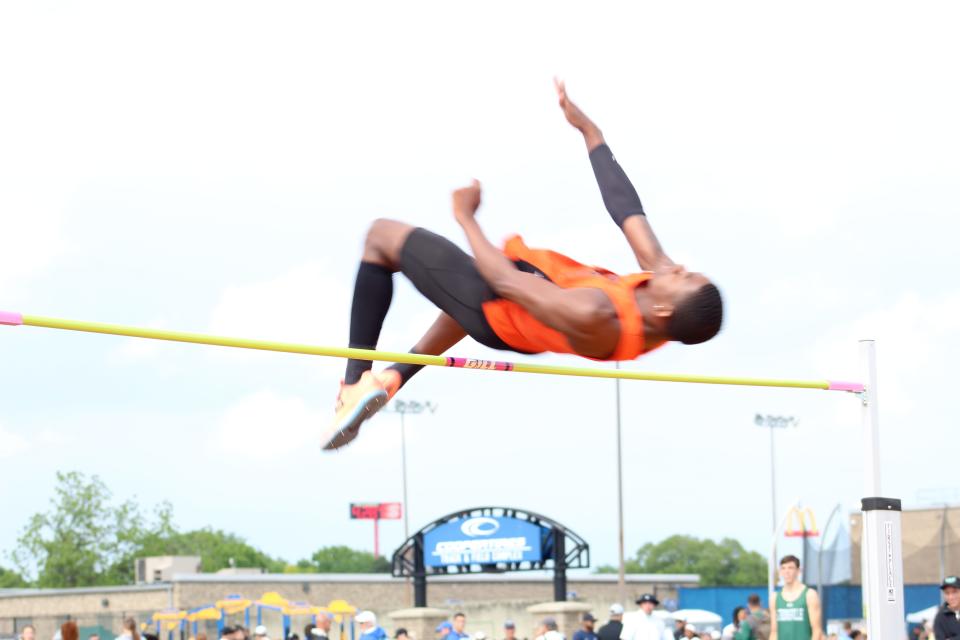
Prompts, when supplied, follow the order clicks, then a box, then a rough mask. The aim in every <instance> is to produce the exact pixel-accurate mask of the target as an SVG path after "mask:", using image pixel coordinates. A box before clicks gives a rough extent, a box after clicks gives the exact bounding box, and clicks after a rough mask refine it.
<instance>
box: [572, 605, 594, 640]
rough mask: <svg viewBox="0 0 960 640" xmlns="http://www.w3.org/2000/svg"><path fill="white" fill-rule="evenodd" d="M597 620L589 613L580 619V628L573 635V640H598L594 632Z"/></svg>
mask: <svg viewBox="0 0 960 640" xmlns="http://www.w3.org/2000/svg"><path fill="white" fill-rule="evenodd" d="M596 622H597V619H596V618H594V617H593V614H592V613H590V612H589V611H588V612H586V613H584V614H583V617H582V618H580V628H579V629H577V630H576V631H575V632H574V634H573V640H597V634H596V633H594V632H593V625H594V624H595V623H596Z"/></svg>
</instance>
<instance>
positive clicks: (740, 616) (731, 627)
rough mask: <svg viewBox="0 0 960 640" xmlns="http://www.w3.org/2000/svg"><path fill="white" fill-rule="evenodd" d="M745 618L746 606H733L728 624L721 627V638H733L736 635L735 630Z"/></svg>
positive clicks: (726, 639)
mask: <svg viewBox="0 0 960 640" xmlns="http://www.w3.org/2000/svg"><path fill="white" fill-rule="evenodd" d="M746 618H747V608H746V607H734V608H733V617H732V618H731V620H733V622H731V623H730V624H728V625H727V626H725V627H724V628H723V633H721V634H720V638H721V639H722V640H733V638H734V636H736V635H737V631H738V630H739V629H740V625H741V624H743V621H744V620H746Z"/></svg>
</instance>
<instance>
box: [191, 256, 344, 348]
mask: <svg viewBox="0 0 960 640" xmlns="http://www.w3.org/2000/svg"><path fill="white" fill-rule="evenodd" d="M350 294H351V289H350V288H349V287H348V285H347V284H346V283H344V282H343V281H342V280H340V279H337V278H334V277H333V276H331V275H328V274H327V273H326V271H325V267H324V265H323V264H322V263H319V262H310V263H307V264H304V265H301V266H299V267H296V268H294V269H291V270H290V271H287V272H286V273H283V274H281V275H279V276H276V277H274V278H271V279H269V280H263V281H259V282H252V283H248V284H242V285H233V286H230V287H227V289H226V290H225V291H224V292H223V294H222V295H221V296H220V300H219V301H218V302H217V304H216V306H215V307H214V309H213V312H212V313H211V318H210V330H211V331H212V332H214V333H217V334H224V335H230V336H239V337H245V338H264V339H270V340H280V341H285V342H308V343H312V344H321V345H340V344H346V336H347V328H348V321H349V309H350V306H349V300H350Z"/></svg>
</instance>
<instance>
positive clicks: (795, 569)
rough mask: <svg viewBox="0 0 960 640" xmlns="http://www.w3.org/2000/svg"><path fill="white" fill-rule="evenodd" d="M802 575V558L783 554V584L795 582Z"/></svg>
mask: <svg viewBox="0 0 960 640" xmlns="http://www.w3.org/2000/svg"><path fill="white" fill-rule="evenodd" d="M799 575H800V558H798V557H797V556H783V558H781V559H780V577H781V578H783V584H793V583H794V582H796V581H797V577H798V576H799Z"/></svg>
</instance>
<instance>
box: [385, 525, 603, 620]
mask: <svg viewBox="0 0 960 640" xmlns="http://www.w3.org/2000/svg"><path fill="white" fill-rule="evenodd" d="M589 566H590V547H589V545H587V543H586V541H584V539H583V538H581V537H580V536H578V535H577V534H576V533H574V532H573V531H571V530H570V529H569V528H567V527H565V526H564V525H562V524H560V523H559V522H556V521H555V520H552V519H550V518H547V517H546V516H542V515H540V514H538V513H533V512H532V511H527V510H525V509H515V508H513V507H474V508H472V509H464V510H462V511H455V512H454V513H450V514H448V515H445V516H443V517H442V518H438V519H437V520H434V521H433V522H431V523H430V524H428V525H427V526H425V527H423V528H422V529H420V530H419V531H417V532H416V533H414V534H413V535H412V536H410V537H409V538H408V539H407V540H406V541H405V542H404V543H403V544H402V545H400V548H398V549H397V550H396V551H394V553H393V575H394V576H395V577H398V578H402V577H410V578H413V586H414V588H413V606H415V607H425V606H427V578H428V577H429V576H431V575H444V574H457V573H505V572H508V571H538V570H543V569H547V570H553V598H554V600H555V601H563V600H566V599H567V569H583V568H586V567H589Z"/></svg>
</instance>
